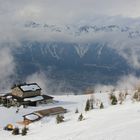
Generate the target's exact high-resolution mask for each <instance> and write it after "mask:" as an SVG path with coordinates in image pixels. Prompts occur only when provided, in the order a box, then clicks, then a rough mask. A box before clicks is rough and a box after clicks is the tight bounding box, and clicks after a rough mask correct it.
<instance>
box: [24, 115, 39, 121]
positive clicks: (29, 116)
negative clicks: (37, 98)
mask: <svg viewBox="0 0 140 140" xmlns="http://www.w3.org/2000/svg"><path fill="white" fill-rule="evenodd" d="M25 118H26V119H28V120H31V121H34V120H36V119H38V118H39V116H38V115H36V114H29V115H27V116H25Z"/></svg>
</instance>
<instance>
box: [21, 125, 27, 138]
mask: <svg viewBox="0 0 140 140" xmlns="http://www.w3.org/2000/svg"><path fill="white" fill-rule="evenodd" d="M27 130H28V128H26V127H24V128H22V131H21V135H22V136H25V135H26V134H27Z"/></svg>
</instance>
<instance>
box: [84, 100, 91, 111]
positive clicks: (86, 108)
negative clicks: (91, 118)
mask: <svg viewBox="0 0 140 140" xmlns="http://www.w3.org/2000/svg"><path fill="white" fill-rule="evenodd" d="M89 110H90V101H89V100H87V102H86V106H85V111H89Z"/></svg>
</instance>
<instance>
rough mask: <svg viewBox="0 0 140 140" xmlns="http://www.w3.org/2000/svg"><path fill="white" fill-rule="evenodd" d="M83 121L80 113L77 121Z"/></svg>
mask: <svg viewBox="0 0 140 140" xmlns="http://www.w3.org/2000/svg"><path fill="white" fill-rule="evenodd" d="M82 120H83V114H82V113H81V114H80V115H79V117H78V121H82Z"/></svg>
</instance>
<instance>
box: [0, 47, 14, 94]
mask: <svg viewBox="0 0 140 140" xmlns="http://www.w3.org/2000/svg"><path fill="white" fill-rule="evenodd" d="M0 60H1V61H0V89H1V92H2V91H5V90H8V89H9V88H10V86H11V85H12V84H11V83H12V76H13V75H16V74H15V67H16V64H15V62H14V58H13V56H12V53H11V50H10V49H9V48H1V51H0Z"/></svg>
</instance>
